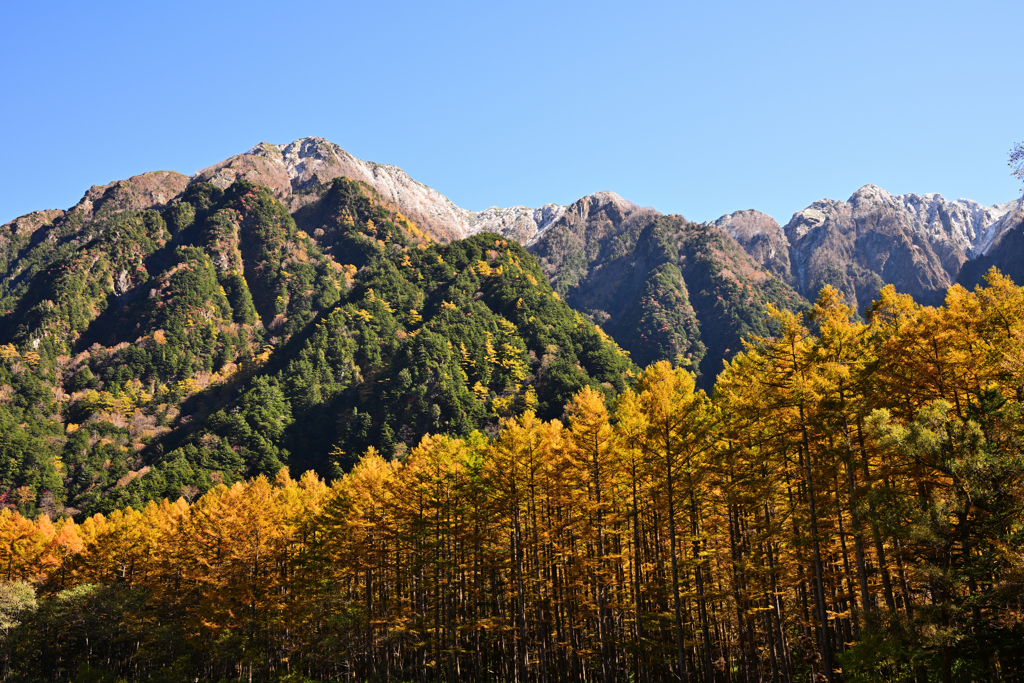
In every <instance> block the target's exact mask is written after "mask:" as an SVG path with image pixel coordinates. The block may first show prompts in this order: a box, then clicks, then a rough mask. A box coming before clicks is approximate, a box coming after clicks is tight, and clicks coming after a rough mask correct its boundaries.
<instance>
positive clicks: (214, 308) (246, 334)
mask: <svg viewBox="0 0 1024 683" xmlns="http://www.w3.org/2000/svg"><path fill="white" fill-rule="evenodd" d="M156 180H159V182H160V183H161V188H163V191H162V192H160V193H155V192H152V191H150V192H149V194H145V193H143V192H141V191H140V190H139V188H140V186H141V187H143V188H144V189H145V188H149V187H150V186H151V185H153V183H154V178H153V177H152V176H151V175H150V176H143V177H140V178H133V179H131V180H129V181H124V182H123V183H120V184H115V185H114V186H113V187H111V188H108V189H106V190H103V192H102V193H101V192H100V191H99V190H95V191H91V192H90V195H87V197H86V199H84V200H83V202H82V203H80V204H79V205H78V206H77V207H75V208H74V209H72V210H71V211H70V212H68V213H66V214H62V213H51V214H37V215H32V216H29V217H26V218H24V219H21V220H19V221H17V222H16V223H15V224H13V225H12V229H11V231H10V235H11V238H9V241H8V242H7V243H6V245H5V246H6V249H7V253H8V254H9V255H10V256H9V258H8V259H7V262H6V268H7V270H6V272H5V273H4V277H3V285H2V289H0V301H2V302H3V309H4V315H3V316H2V317H0V350H2V356H3V358H2V362H0V396H2V402H0V420H2V421H3V429H2V430H0V439H2V442H0V461H2V463H3V468H4V469H3V472H2V473H0V477H2V483H0V487H2V488H3V489H4V490H6V491H7V493H6V494H5V495H7V496H8V498H9V499H11V500H16V504H17V506H18V507H19V509H22V510H24V511H26V512H33V511H36V510H42V511H44V512H46V513H48V514H49V515H50V516H51V517H56V516H57V515H59V514H61V513H62V512H65V511H67V512H69V513H78V512H90V511H94V510H96V509H112V507H113V506H115V505H121V504H128V503H133V504H138V503H141V502H142V501H145V500H148V499H158V498H160V497H164V496H170V497H172V498H174V497H177V496H178V495H181V494H182V492H183V491H184V492H186V493H188V492H190V491H191V492H199V491H204V490H206V489H208V488H210V487H211V486H212V485H214V484H216V483H218V482H226V483H230V482H232V481H236V480H239V479H241V478H244V477H247V476H254V475H256V474H259V473H265V474H271V475H272V474H274V473H276V471H277V470H278V469H279V468H280V467H281V466H282V465H286V464H291V465H293V466H294V467H296V469H298V470H305V469H307V468H314V469H317V470H319V471H320V472H321V473H322V474H325V475H334V474H337V473H340V471H341V468H344V467H347V466H348V465H350V464H351V462H352V461H353V458H354V457H355V456H356V455H357V454H359V453H361V452H362V451H363V450H364V449H365V448H367V447H369V446H371V445H373V446H376V447H377V448H378V449H379V450H380V451H381V452H383V453H384V454H385V455H388V456H391V455H396V454H397V455H400V454H402V453H403V452H404V451H405V449H407V448H408V447H409V446H411V445H413V444H415V443H416V442H418V441H419V439H420V438H421V437H422V436H423V434H425V433H427V432H452V433H455V434H468V433H469V432H471V431H472V430H474V429H493V428H494V427H495V426H496V424H497V420H498V419H499V418H500V417H502V416H505V415H509V414H512V413H514V412H519V411H521V410H523V409H525V408H534V409H536V410H537V411H538V412H539V413H540V414H542V415H545V416H548V417H554V416H557V415H560V414H561V411H562V409H563V406H564V404H565V403H566V402H567V401H568V399H569V398H570V397H571V396H572V394H573V393H574V392H575V391H577V390H578V389H579V388H581V387H583V386H591V387H593V388H595V389H596V390H599V391H602V392H604V393H606V394H607V395H608V396H609V397H610V396H612V395H614V394H615V393H616V392H617V391H620V390H621V389H623V388H624V387H625V385H626V382H627V380H628V378H629V376H630V375H631V373H632V372H633V368H634V367H635V366H633V364H632V363H631V362H630V361H629V360H628V359H627V357H626V356H625V355H624V354H623V353H622V352H621V351H620V350H619V349H618V347H617V346H616V345H615V344H614V343H613V342H612V341H611V340H610V339H609V338H608V337H607V336H606V335H604V334H603V333H602V332H601V331H600V330H599V329H597V328H596V327H595V326H594V325H593V324H591V323H590V322H588V321H587V320H585V319H584V318H583V317H582V316H580V315H579V314H577V313H575V312H574V311H572V310H571V309H570V308H569V307H568V306H567V305H566V304H565V303H563V302H562V301H560V300H559V299H558V297H557V295H556V294H555V293H554V292H553V291H552V290H551V288H550V286H549V285H548V284H547V281H546V280H545V279H544V277H543V275H542V274H541V273H540V271H539V269H538V267H537V265H536V262H535V261H534V260H533V259H532V257H530V256H529V255H528V254H527V253H526V252H525V251H523V249H522V248H521V247H520V246H519V245H518V244H515V243H510V242H508V241H507V240H505V239H503V238H502V237H501V236H499V235H495V234H480V235H476V236H474V237H472V238H470V239H468V240H462V241H456V242H453V243H450V244H441V243H437V242H435V241H434V240H432V239H431V237H430V235H429V234H427V232H425V231H423V230H421V229H420V228H419V227H417V226H416V225H414V224H413V223H412V222H411V221H409V220H408V219H407V218H405V217H404V216H403V215H401V214H400V213H398V212H396V211H394V210H392V209H389V208H386V206H385V204H384V202H383V201H382V200H381V199H380V197H379V195H378V194H377V193H376V192H375V191H374V190H373V189H372V188H370V187H369V186H367V185H365V184H363V183H358V182H355V181H351V180H348V179H344V178H336V179H334V180H332V181H331V182H329V183H327V184H324V185H318V186H316V187H314V188H311V189H310V190H307V191H306V194H305V195H303V205H302V207H301V209H300V210H299V211H297V212H296V218H297V219H298V221H299V224H300V225H301V226H304V227H306V228H307V229H309V231H310V232H306V231H305V230H302V229H300V227H299V225H296V220H295V219H293V218H292V216H291V215H290V214H289V213H288V211H287V209H286V208H285V207H284V206H283V205H282V204H281V203H280V202H279V201H278V200H277V199H276V198H275V196H274V194H273V193H272V192H271V191H270V190H268V189H266V188H263V187H260V186H257V185H254V184H252V183H249V182H246V181H237V182H234V183H233V184H232V185H230V186H229V187H228V188H227V189H226V190H222V189H220V188H218V187H216V186H214V185H211V184H209V183H204V182H192V183H191V184H187V183H186V182H184V181H183V180H182V179H181V177H180V176H174V175H171V174H166V175H164V176H160V177H159V178H156ZM101 190H102V188H101ZM189 495H194V493H193V494H189Z"/></svg>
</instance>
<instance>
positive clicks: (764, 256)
mask: <svg viewBox="0 0 1024 683" xmlns="http://www.w3.org/2000/svg"><path fill="white" fill-rule="evenodd" d="M713 224H714V225H716V226H718V227H719V228H722V229H723V230H725V231H726V232H727V233H728V234H729V236H730V237H732V238H733V239H734V240H736V242H737V243H739V245H740V246H741V247H743V249H744V251H746V252H747V253H748V254H750V256H752V257H753V258H754V260H755V261H757V262H758V263H760V264H761V265H762V266H764V267H765V268H766V269H768V270H769V271H770V272H772V273H774V274H775V275H776V276H777V277H779V278H781V279H782V280H783V281H784V282H786V283H788V284H793V273H792V268H791V267H790V263H789V240H787V239H786V233H785V231H784V230H783V229H782V226H781V225H779V223H778V221H776V220H775V219H774V218H772V217H771V216H769V215H767V214H763V213H761V212H760V211H754V210H753V209H748V210H746V211H736V212H735V213H730V214H729V215H727V216H722V217H721V218H719V219H718V220H716V221H714V222H713Z"/></svg>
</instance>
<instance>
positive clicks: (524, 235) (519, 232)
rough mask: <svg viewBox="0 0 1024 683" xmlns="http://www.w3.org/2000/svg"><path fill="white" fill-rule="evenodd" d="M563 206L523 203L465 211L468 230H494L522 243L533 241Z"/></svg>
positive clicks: (553, 221)
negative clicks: (539, 205)
mask: <svg viewBox="0 0 1024 683" xmlns="http://www.w3.org/2000/svg"><path fill="white" fill-rule="evenodd" d="M565 211H566V207H564V206H559V205H558V204H545V205H544V206H542V207H540V208H539V209H531V208H529V207H526V206H512V207H509V208H507V209H500V208H498V207H496V206H492V207H491V208H489V209H486V210H484V211H480V212H478V213H471V214H470V215H469V228H468V229H469V232H470V234H476V233H479V232H496V233H498V234H500V235H504V236H505V237H508V238H509V239H513V240H515V241H516V242H519V243H520V244H523V245H530V244H533V243H534V242H536V241H537V239H538V238H540V236H541V235H542V234H544V232H546V231H547V230H548V228H550V227H551V226H552V225H554V224H555V222H556V221H557V220H558V219H559V218H561V217H562V216H563V215H565Z"/></svg>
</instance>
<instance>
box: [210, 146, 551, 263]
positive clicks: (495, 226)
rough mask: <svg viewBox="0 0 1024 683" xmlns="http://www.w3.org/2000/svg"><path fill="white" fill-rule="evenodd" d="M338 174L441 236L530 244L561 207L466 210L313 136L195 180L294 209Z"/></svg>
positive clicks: (242, 157)
mask: <svg viewBox="0 0 1024 683" xmlns="http://www.w3.org/2000/svg"><path fill="white" fill-rule="evenodd" d="M339 177H346V178H350V179H352V180H356V181H359V182H364V183H366V184H367V185H369V186H370V187H372V188H373V189H374V190H376V191H377V193H378V194H379V195H380V196H381V198H382V199H383V200H384V201H385V202H387V203H388V204H389V205H390V206H392V207H394V208H395V209H397V210H398V211H401V212H402V213H403V214H405V216H407V217H408V218H410V219H412V220H413V221H414V222H415V223H417V224H418V225H419V226H420V227H421V228H425V229H426V230H427V231H429V232H430V234H431V235H433V236H434V237H435V238H436V239H440V240H452V239H459V238H462V237H468V236H470V235H475V234H477V233H480V232H496V233H498V234H501V235H503V236H505V237H507V238H509V239H512V240H515V241H517V242H520V243H522V244H530V243H532V242H533V241H535V240H536V239H537V237H538V235H539V234H541V233H542V232H544V231H545V230H547V229H548V228H549V227H550V226H551V225H552V224H553V223H554V222H555V221H556V220H557V219H558V218H560V217H561V216H562V214H563V213H564V212H565V207H563V206H559V205H557V204H548V205H545V206H542V207H540V208H539V209H531V208H528V207H525V206H513V207H510V208H507V209H502V208H498V207H491V208H489V209H486V210H484V211H469V210H467V209H463V208H461V207H458V206H456V205H455V204H454V203H453V202H452V201H451V200H450V199H448V197H446V196H444V195H443V194H441V193H440V192H438V191H437V190H435V189H433V188H431V187H427V186H426V185H424V184H423V183H419V182H417V181H415V180H413V179H412V178H410V177H409V175H408V174H407V173H406V172H405V171H403V170H402V169H400V168H398V167H397V166H391V165H388V164H377V163H374V162H372V161H363V160H362V159H357V158H356V157H354V156H352V155H351V154H349V153H348V152H346V151H345V150H343V149H342V148H341V147H339V146H338V145H336V144H334V143H332V142H329V141H327V140H324V139H323V138H315V137H310V138H302V139H301V140H296V141H295V142H292V143H289V144H287V145H272V144H269V143H266V142H264V143H260V144H259V145H256V146H255V147H253V148H252V149H250V150H249V151H248V152H246V153H244V154H239V155H236V156H233V157H231V158H230V159H227V160H225V161H222V162H220V163H218V164H214V165H213V166H210V167H209V168H205V169H203V170H202V171H200V172H199V173H197V174H196V176H195V180H196V181H197V182H209V183H213V184H214V185H217V186H218V187H221V188H226V187H227V186H228V185H230V184H231V183H233V182H234V181H235V180H248V181H250V182H254V183H257V184H259V185H264V186H266V187H269V188H271V189H272V190H273V191H274V193H275V194H276V195H277V198H278V199H279V200H281V202H282V203H284V204H285V206H287V207H288V209H289V210H290V211H291V212H293V213H294V212H295V211H296V210H298V209H299V208H301V207H302V206H303V205H304V204H305V203H307V202H309V201H311V200H312V199H313V198H315V195H313V194H310V193H309V192H308V191H310V190H315V189H316V188H317V187H319V186H322V185H325V184H327V183H329V182H331V181H332V180H333V179H335V178H339Z"/></svg>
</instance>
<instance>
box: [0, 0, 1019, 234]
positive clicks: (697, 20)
mask: <svg viewBox="0 0 1024 683" xmlns="http://www.w3.org/2000/svg"><path fill="white" fill-rule="evenodd" d="M1022 19H1024V3H1022V2H1020V0H1006V1H999V2H985V1H984V0H981V1H978V2H973V3H962V2H942V1H935V0H932V1H930V2H899V1H892V0H890V1H889V2H875V1H873V0H868V1H859V2H820V1H816V2H785V1H783V2H776V3H765V2H717V3H712V2H707V1H706V0H703V1H701V2H646V3H644V2H641V3H633V4H627V3H622V2H617V3H610V2H586V3H568V2H563V3H558V2H534V1H533V0H526V1H522V0H521V1H519V2H515V3H485V2H479V1H477V2H444V1H437V2H429V3H428V2H408V3H404V2H388V1H385V0H376V1H369V2H367V1H365V0H364V1H362V2H358V3H355V2H336V1H335V2H301V1H293V2H278V3H262V2H255V1H250V2H244V3H243V2H177V3H174V2H171V3H149V2H139V1H138V0H132V2H97V3H80V2H51V3H40V4H38V5H37V4H35V3H28V2H19V3H14V2H8V3H5V6H4V9H3V10H2V11H0V41H2V42H0V44H2V46H3V55H2V57H0V59H2V60H3V65H2V68H0V142H2V146H3V150H4V152H5V153H4V156H3V161H2V163H0V223H3V222H6V221H8V220H10V219H13V218H15V217H16V216H19V215H21V214H24V213H27V212H29V211H32V210H35V209H44V208H67V207H70V206H72V205H74V204H75V203H76V202H77V201H78V199H79V198H80V197H81V195H82V194H83V192H84V191H85V190H86V189H87V188H88V187H89V186H90V185H93V184H103V183H106V182H110V181H112V180H116V179H119V178H126V177H128V176H131V175H134V174H138V173H142V172H145V171H151V170H159V169H170V170H176V171H180V172H182V173H186V174H192V173H195V172H196V171H197V170H199V169H201V168H203V167H205V166H208V165H210V164H213V163H215V162H217V161H220V160H222V159H225V158H227V157H229V156H231V155H232V154H237V153H239V152H242V151H245V150H246V149H248V148H249V147H251V146H253V145H255V144H256V143H258V142H260V141H268V142H275V143H283V142H289V141H291V140H294V139H296V138H299V137H303V136H307V135H317V136H321V137H325V138H327V139H329V140H331V141H333V142H336V143H338V144H339V145H341V146H342V147H343V148H345V149H346V150H348V151H349V152H351V153H352V154H354V155H356V156H358V157H361V158H363V159H368V160H372V161H378V162H382V163H390V164H395V165H397V166H400V167H402V168H404V169H405V170H406V171H407V172H408V173H409V174H410V175H411V176H412V177H413V178H416V179H417V180H419V181H421V182H423V183H426V184H428V185H430V186H432V187H434V188H436V189H438V190H439V191H441V192H443V193H444V194H446V195H448V196H449V197H451V198H452V200H453V201H455V202H456V203H457V204H459V205H460V206H464V207H466V208H469V209H477V210H479V209H483V208H486V207H488V206H492V205H499V206H509V205H513V204H525V205H528V206H538V205H541V204H545V203H548V202H557V203H568V202H571V201H573V200H574V199H576V198H578V197H580V196H582V195H585V194H588V193H590V192H594V191H597V190H613V191H615V192H618V193H619V194H621V195H622V196H623V197H625V198H627V199H629V200H631V201H634V202H636V203H638V204H641V205H645V206H653V207H654V208H656V209H658V210H659V211H662V212H665V213H682V214H683V215H685V216H686V217H688V218H690V219H691V220H699V221H702V220H713V219H714V218H717V217H718V216H719V215H721V214H724V213H728V212H731V211H735V210H739V209H746V208H757V209H760V210H762V211H765V212H766V213H769V214H771V215H772V216H774V217H775V218H777V219H778V220H779V221H780V222H782V223H785V222H786V221H787V220H788V219H789V217H790V215H791V214H792V213H793V212H794V211H796V210H799V209H801V208H803V207H805V206H807V205H808V204H810V203H811V202H812V201H814V200H816V199H819V198H822V197H830V198H834V199H846V198H848V197H849V196H850V195H851V194H852V193H853V192H854V190H856V189H857V188H858V187H860V186H861V185H863V184H865V183H874V184H876V185H880V186H882V187H884V188H886V189H888V190H890V191H891V192H894V193H905V192H917V193H925V192H941V193H942V194H944V195H946V197H947V198H950V199H952V198H956V197H968V198H971V199H976V200H977V201H980V202H983V203H986V204H990V203H995V202H998V201H1007V200H1009V199H1012V198H1014V197H1016V196H1017V192H1018V184H1017V183H1016V181H1015V180H1014V179H1013V178H1012V177H1011V176H1010V171H1009V168H1008V167H1007V165H1006V161H1007V154H1008V151H1009V149H1010V147H1011V146H1012V144H1013V143H1014V142H1016V141H1018V140H1024V87H1022V80H1024V72H1022V68H1021V67H1022V62H1024V54H1022V51H1021V50H1020V47H1019V46H1020V44H1021V26H1022V25H1024V21H1022Z"/></svg>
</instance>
